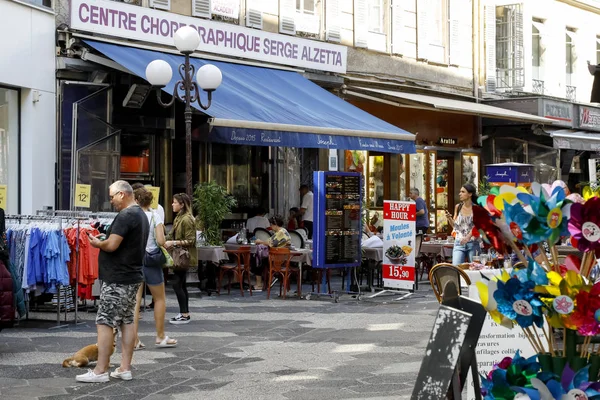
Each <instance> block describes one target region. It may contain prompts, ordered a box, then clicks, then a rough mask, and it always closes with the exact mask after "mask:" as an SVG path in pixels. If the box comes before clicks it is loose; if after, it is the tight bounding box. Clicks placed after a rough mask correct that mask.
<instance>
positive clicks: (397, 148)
mask: <svg viewBox="0 0 600 400" xmlns="http://www.w3.org/2000/svg"><path fill="white" fill-rule="evenodd" d="M387 149H388V150H391V151H395V152H402V151H403V150H404V146H403V145H401V144H392V143H390V142H387Z"/></svg>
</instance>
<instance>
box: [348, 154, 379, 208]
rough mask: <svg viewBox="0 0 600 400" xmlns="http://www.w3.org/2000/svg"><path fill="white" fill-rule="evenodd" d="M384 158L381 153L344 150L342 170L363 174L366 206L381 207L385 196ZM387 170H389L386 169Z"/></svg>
mask: <svg viewBox="0 0 600 400" xmlns="http://www.w3.org/2000/svg"><path fill="white" fill-rule="evenodd" d="M385 159H386V156H385V155H383V153H376V152H367V151H362V150H346V152H345V160H344V170H345V171H347V172H359V173H362V174H363V176H364V179H363V181H364V184H365V186H364V188H363V189H364V193H365V201H366V205H367V207H368V208H383V200H384V199H385V198H386V193H387V191H386V187H385V186H386V184H389V180H386V177H385ZM388 172H389V171H388Z"/></svg>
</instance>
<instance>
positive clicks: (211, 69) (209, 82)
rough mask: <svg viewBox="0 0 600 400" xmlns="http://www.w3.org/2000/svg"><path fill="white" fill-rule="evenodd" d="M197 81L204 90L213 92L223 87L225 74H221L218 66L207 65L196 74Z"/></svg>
mask: <svg viewBox="0 0 600 400" xmlns="http://www.w3.org/2000/svg"><path fill="white" fill-rule="evenodd" d="M196 80H197V81H198V85H199V86H200V87H201V88H202V90H205V91H207V92H212V91H213V90H216V89H217V88H218V87H219V85H221V81H222V80H223V74H221V70H220V69H219V68H218V67H217V66H215V65H212V64H206V65H204V66H203V67H201V68H200V69H199V70H198V72H197V73H196Z"/></svg>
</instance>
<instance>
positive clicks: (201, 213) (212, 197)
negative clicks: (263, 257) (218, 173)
mask: <svg viewBox="0 0 600 400" xmlns="http://www.w3.org/2000/svg"><path fill="white" fill-rule="evenodd" d="M236 205H237V201H236V200H235V198H234V197H233V196H232V195H230V194H229V193H227V189H225V188H224V187H223V186H221V185H219V184H217V183H215V182H203V183H200V184H198V185H196V187H195V189H194V209H195V210H196V215H197V217H196V223H197V228H198V229H199V230H201V231H203V233H204V237H205V239H206V244H207V245H208V246H221V245H222V244H223V240H222V238H221V223H222V222H223V219H225V216H226V215H227V214H229V213H231V209H232V208H233V207H235V206H236Z"/></svg>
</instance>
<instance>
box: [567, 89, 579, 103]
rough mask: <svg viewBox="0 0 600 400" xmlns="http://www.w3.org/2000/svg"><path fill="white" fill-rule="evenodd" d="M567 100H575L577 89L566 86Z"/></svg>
mask: <svg viewBox="0 0 600 400" xmlns="http://www.w3.org/2000/svg"><path fill="white" fill-rule="evenodd" d="M567 100H569V101H575V100H577V88H576V87H575V86H569V85H567Z"/></svg>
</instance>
